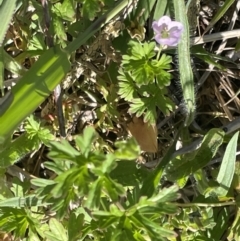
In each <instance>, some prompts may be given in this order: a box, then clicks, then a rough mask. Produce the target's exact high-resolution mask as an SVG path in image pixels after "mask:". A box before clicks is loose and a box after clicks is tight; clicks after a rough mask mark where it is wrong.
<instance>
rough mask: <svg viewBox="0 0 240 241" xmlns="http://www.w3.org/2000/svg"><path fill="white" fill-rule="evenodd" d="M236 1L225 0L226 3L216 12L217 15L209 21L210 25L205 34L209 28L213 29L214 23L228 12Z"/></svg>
mask: <svg viewBox="0 0 240 241" xmlns="http://www.w3.org/2000/svg"><path fill="white" fill-rule="evenodd" d="M234 2H235V0H226V1H225V2H224V5H223V6H222V7H221V8H220V9H219V10H218V12H217V13H216V15H215V16H214V17H213V18H212V20H211V22H210V23H209V25H208V26H207V28H206V29H205V31H204V33H203V35H204V34H205V33H206V32H207V31H208V30H209V29H211V28H212V27H213V26H214V24H215V23H216V22H217V21H218V20H219V19H220V18H221V17H222V16H224V14H225V13H226V12H227V10H228V9H229V8H230V7H231V5H232V4H233V3H234Z"/></svg>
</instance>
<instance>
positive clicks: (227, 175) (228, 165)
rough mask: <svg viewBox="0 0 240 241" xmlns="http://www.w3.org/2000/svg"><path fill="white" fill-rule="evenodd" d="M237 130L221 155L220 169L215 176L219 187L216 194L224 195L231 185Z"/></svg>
mask: <svg viewBox="0 0 240 241" xmlns="http://www.w3.org/2000/svg"><path fill="white" fill-rule="evenodd" d="M238 135H239V131H238V132H236V133H235V134H234V135H233V137H232V138H231V140H230V141H229V143H228V145H227V148H226V151H225V153H224V156H223V160H222V164H221V167H220V171H219V173H218V176H217V182H218V183H219V184H220V187H218V188H217V190H216V193H217V195H218V196H221V197H224V196H226V195H227V193H228V189H229V188H230V186H231V183H232V179H233V175H234V171H235V161H236V152H237V144H238Z"/></svg>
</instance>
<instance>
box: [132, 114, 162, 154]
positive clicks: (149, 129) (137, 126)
mask: <svg viewBox="0 0 240 241" xmlns="http://www.w3.org/2000/svg"><path fill="white" fill-rule="evenodd" d="M127 127H128V131H129V132H130V133H131V135H132V136H133V137H134V138H135V139H136V140H137V142H138V144H139V146H140V148H141V150H142V151H146V152H153V153H155V152H157V151H158V145H157V127H156V125H149V124H148V123H144V121H143V119H142V118H141V117H139V118H138V117H136V116H135V117H133V119H132V122H130V123H129V124H128V125H127Z"/></svg>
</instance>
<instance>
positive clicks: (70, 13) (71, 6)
mask: <svg viewBox="0 0 240 241" xmlns="http://www.w3.org/2000/svg"><path fill="white" fill-rule="evenodd" d="M75 5H76V3H75V2H74V0H64V1H63V2H62V3H59V2H58V3H56V4H54V7H53V8H52V10H53V12H54V13H56V14H57V16H58V17H60V18H62V19H64V20H67V21H74V17H75V8H76V6H75Z"/></svg>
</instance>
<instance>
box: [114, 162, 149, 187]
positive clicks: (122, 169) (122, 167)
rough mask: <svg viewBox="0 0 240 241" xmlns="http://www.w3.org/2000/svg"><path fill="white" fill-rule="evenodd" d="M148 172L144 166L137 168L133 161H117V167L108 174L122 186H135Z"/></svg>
mask: <svg viewBox="0 0 240 241" xmlns="http://www.w3.org/2000/svg"><path fill="white" fill-rule="evenodd" d="M149 174H150V172H149V171H148V170H147V169H145V168H144V167H142V168H137V164H136V163H135V162H134V161H118V162H117V167H116V168H115V169H114V170H113V171H112V172H111V173H110V176H111V177H112V179H113V180H116V181H117V182H118V183H121V184H122V185H124V186H136V185H137V184H139V183H142V182H143V180H144V179H145V178H147V177H148V176H149Z"/></svg>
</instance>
